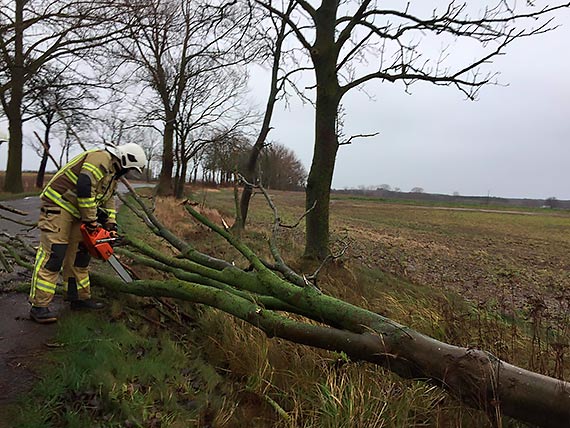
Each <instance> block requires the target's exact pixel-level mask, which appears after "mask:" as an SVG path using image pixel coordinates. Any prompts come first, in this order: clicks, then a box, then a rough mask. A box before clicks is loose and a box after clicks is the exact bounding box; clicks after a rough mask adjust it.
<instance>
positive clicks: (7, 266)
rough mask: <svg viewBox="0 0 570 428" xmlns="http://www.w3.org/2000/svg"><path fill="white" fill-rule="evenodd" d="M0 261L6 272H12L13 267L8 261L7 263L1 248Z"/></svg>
mask: <svg viewBox="0 0 570 428" xmlns="http://www.w3.org/2000/svg"><path fill="white" fill-rule="evenodd" d="M0 263H2V265H3V266H4V269H5V270H6V272H8V273H12V272H14V269H13V268H12V266H10V263H8V259H6V256H5V255H4V252H3V251H1V250H0Z"/></svg>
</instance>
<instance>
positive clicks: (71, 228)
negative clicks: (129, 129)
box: [29, 143, 146, 323]
mask: <svg viewBox="0 0 570 428" xmlns="http://www.w3.org/2000/svg"><path fill="white" fill-rule="evenodd" d="M145 165H146V155H145V153H144V150H143V149H142V148H141V147H140V146H139V145H138V144H135V143H128V144H124V145H122V146H117V147H112V148H107V149H104V150H89V151H86V152H84V153H82V154H80V155H78V156H76V157H75V158H73V159H72V160H71V161H70V162H69V163H68V164H67V165H65V166H64V167H63V168H61V169H60V170H59V171H58V172H57V173H56V175H55V176H54V177H53V178H52V179H51V180H50V181H49V183H48V184H47V186H46V187H45V189H44V190H43V192H42V193H41V196H40V198H41V202H42V206H41V211H40V218H39V221H38V227H39V229H40V246H39V248H38V251H37V254H36V261H35V264H34V271H33V276H32V287H31V290H30V298H29V301H30V303H31V304H32V308H31V310H30V317H31V318H32V319H33V320H34V321H36V322H39V323H51V322H55V321H57V316H56V314H55V313H54V312H52V311H51V310H50V309H49V303H50V302H51V301H52V299H53V296H54V293H55V288H56V283H57V281H58V278H59V275H60V273H61V275H62V280H63V288H64V290H65V292H66V300H69V301H70V306H71V309H72V310H79V309H101V308H102V307H103V304H102V303H101V302H97V301H95V300H93V299H92V298H91V290H90V286H89V270H88V266H89V259H90V256H89V253H88V252H87V248H86V247H85V245H84V244H83V239H82V236H81V231H80V226H81V224H82V223H83V224H85V227H86V228H87V229H88V230H90V231H93V230H96V229H97V228H98V227H100V226H102V227H104V228H105V229H107V230H109V231H110V232H111V234H112V235H113V237H116V236H117V223H116V213H117V212H116V210H115V198H114V197H113V194H114V192H115V189H116V187H117V181H118V179H119V178H120V177H122V176H123V175H125V174H126V173H127V172H129V171H130V170H136V171H138V172H139V173H140V172H141V171H142V168H143V167H144V166H145Z"/></svg>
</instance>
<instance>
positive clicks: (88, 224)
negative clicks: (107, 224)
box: [83, 221, 99, 233]
mask: <svg viewBox="0 0 570 428" xmlns="http://www.w3.org/2000/svg"><path fill="white" fill-rule="evenodd" d="M83 224H84V225H85V229H87V232H89V233H94V232H96V231H97V229H99V223H97V222H96V221H84V222H83Z"/></svg>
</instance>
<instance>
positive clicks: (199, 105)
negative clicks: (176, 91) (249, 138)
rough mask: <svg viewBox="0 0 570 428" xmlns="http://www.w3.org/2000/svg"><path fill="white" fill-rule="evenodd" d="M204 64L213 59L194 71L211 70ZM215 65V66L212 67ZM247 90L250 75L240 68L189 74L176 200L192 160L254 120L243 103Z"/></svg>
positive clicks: (179, 132)
mask: <svg viewBox="0 0 570 428" xmlns="http://www.w3.org/2000/svg"><path fill="white" fill-rule="evenodd" d="M203 61H212V59H208V58H203V59H202V60H201V61H198V60H196V61H194V64H193V65H192V68H193V69H195V68H198V69H199V70H200V69H206V68H208V65H207V64H204V65H200V64H199V62H203ZM196 63H198V64H196ZM196 65H197V67H196ZM213 66H215V64H211V67H213ZM246 87H247V76H246V75H245V73H244V70H242V69H241V68H237V67H224V68H222V69H219V70H218V71H217V72H216V73H200V72H198V73H190V75H189V78H188V84H187V86H186V89H185V91H184V94H183V95H182V99H181V103H180V111H179V112H178V116H177V120H176V141H177V144H176V161H177V167H176V174H175V186H174V187H175V189H174V190H175V192H174V193H175V196H176V197H177V198H183V197H184V184H185V182H186V176H187V170H188V163H189V162H190V160H191V159H192V158H193V157H194V156H196V155H197V154H198V153H199V152H200V151H201V150H202V148H203V147H204V146H205V145H207V144H208V143H211V142H212V141H215V140H217V139H220V138H221V136H222V135H233V134H235V133H237V132H239V131H240V130H241V129H242V128H247V127H249V125H250V124H251V121H252V120H253V119H254V118H253V117H252V115H251V113H250V112H249V111H247V109H244V108H242V101H241V100H242V99H243V94H244V93H245V91H246ZM212 135H216V138H212Z"/></svg>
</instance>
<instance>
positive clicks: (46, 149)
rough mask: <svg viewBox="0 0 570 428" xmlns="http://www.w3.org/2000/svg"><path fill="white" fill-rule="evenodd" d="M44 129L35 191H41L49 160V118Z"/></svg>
mask: <svg viewBox="0 0 570 428" xmlns="http://www.w3.org/2000/svg"><path fill="white" fill-rule="evenodd" d="M45 127H46V128H45V131H44V140H43V141H42V146H43V148H44V151H43V152H42V160H41V162H40V167H39V168H38V174H37V175H36V188H37V189H42V188H43V187H44V179H45V174H46V167H47V161H48V158H49V149H50V141H49V132H50V129H51V120H49V118H48V120H47V121H46V123H45Z"/></svg>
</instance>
